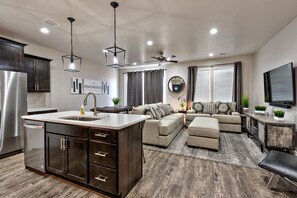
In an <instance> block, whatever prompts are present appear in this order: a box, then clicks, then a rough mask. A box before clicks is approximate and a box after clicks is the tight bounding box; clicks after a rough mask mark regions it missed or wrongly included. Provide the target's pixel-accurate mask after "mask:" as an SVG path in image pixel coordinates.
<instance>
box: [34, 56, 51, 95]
mask: <svg viewBox="0 0 297 198" xmlns="http://www.w3.org/2000/svg"><path fill="white" fill-rule="evenodd" d="M35 81H36V85H37V91H39V92H50V62H49V61H44V60H38V59H36V60H35Z"/></svg>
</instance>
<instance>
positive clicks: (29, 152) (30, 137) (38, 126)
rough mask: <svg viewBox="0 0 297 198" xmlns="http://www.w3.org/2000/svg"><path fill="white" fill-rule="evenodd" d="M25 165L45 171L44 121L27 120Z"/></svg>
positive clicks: (25, 123) (25, 124) (25, 125)
mask: <svg viewBox="0 0 297 198" xmlns="http://www.w3.org/2000/svg"><path fill="white" fill-rule="evenodd" d="M24 128H25V131H24V132H25V135H24V136H25V138H24V140H25V143H24V154H25V160H24V161H25V166H26V167H29V168H33V169H35V170H38V171H41V172H45V148H44V145H45V143H44V141H45V139H44V133H45V132H44V122H38V121H31V120H25V122H24Z"/></svg>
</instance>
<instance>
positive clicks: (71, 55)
mask: <svg viewBox="0 0 297 198" xmlns="http://www.w3.org/2000/svg"><path fill="white" fill-rule="evenodd" d="M70 23H71V54H70V59H71V62H73V41H72V23H73V22H72V21H71V22H70Z"/></svg>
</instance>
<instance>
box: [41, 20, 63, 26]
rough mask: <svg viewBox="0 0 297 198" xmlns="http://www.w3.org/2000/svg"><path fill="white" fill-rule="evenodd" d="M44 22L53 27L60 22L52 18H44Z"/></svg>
mask: <svg viewBox="0 0 297 198" xmlns="http://www.w3.org/2000/svg"><path fill="white" fill-rule="evenodd" d="M41 22H42V23H44V24H46V25H49V26H51V27H57V26H58V25H59V24H58V23H57V22H55V21H53V20H51V19H44V20H43V21H41Z"/></svg>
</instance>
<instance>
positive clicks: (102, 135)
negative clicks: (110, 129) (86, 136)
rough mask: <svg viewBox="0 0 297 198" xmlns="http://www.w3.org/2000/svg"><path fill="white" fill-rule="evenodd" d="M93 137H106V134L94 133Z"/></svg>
mask: <svg viewBox="0 0 297 198" xmlns="http://www.w3.org/2000/svg"><path fill="white" fill-rule="evenodd" d="M95 136H97V137H104V138H105V137H107V136H108V134H106V133H96V134H95Z"/></svg>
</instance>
